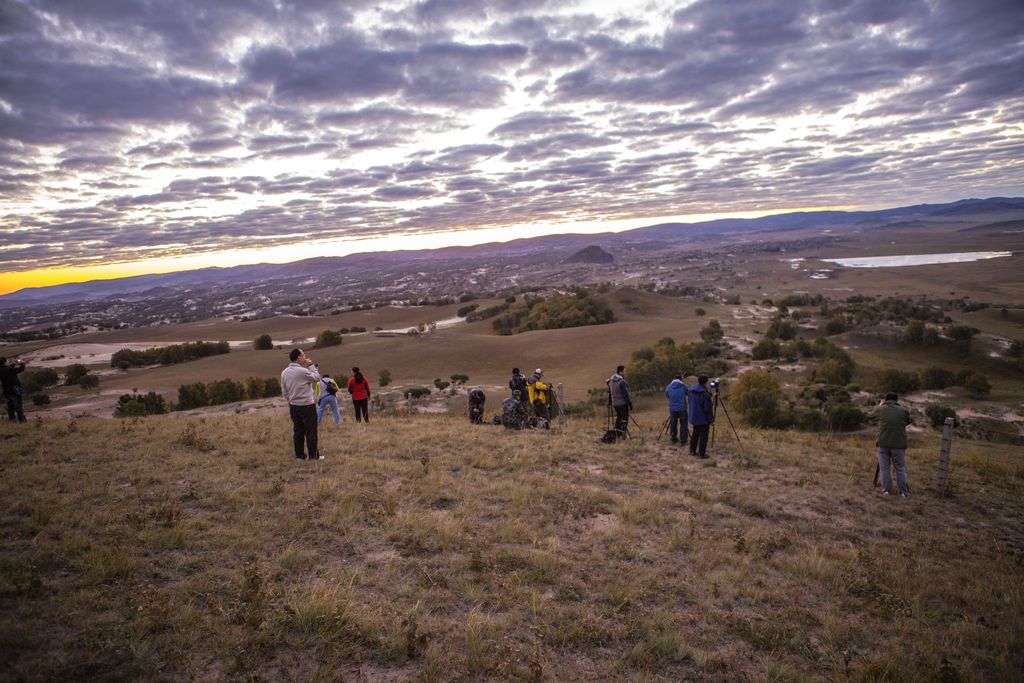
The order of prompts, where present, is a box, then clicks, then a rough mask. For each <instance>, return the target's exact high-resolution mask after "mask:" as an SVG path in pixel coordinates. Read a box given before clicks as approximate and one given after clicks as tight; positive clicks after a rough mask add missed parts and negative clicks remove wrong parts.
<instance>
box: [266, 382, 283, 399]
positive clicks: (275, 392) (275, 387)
mask: <svg viewBox="0 0 1024 683" xmlns="http://www.w3.org/2000/svg"><path fill="white" fill-rule="evenodd" d="M280 395H281V380H280V379H278V378H277V377H267V378H266V379H265V380H263V398H273V397H275V396H280Z"/></svg>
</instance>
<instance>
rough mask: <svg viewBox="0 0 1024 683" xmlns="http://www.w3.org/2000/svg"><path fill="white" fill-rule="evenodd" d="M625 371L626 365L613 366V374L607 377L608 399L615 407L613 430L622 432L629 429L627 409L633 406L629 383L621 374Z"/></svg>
mask: <svg viewBox="0 0 1024 683" xmlns="http://www.w3.org/2000/svg"><path fill="white" fill-rule="evenodd" d="M625 372H626V367H625V366H624V365H620V366H618V367H617V368H615V374H614V375H612V376H611V377H609V378H608V399H609V400H610V401H611V403H612V408H614V409H615V430H616V431H618V432H622V433H625V432H628V431H629V411H630V410H631V409H632V408H633V399H632V398H631V397H630V395H629V383H628V382H626V378H625V377H623V376H622V375H623V373H625Z"/></svg>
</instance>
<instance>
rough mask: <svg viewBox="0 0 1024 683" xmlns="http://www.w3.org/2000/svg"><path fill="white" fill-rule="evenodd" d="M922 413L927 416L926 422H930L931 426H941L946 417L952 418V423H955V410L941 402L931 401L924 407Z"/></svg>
mask: <svg viewBox="0 0 1024 683" xmlns="http://www.w3.org/2000/svg"><path fill="white" fill-rule="evenodd" d="M924 414H925V415H926V416H927V417H928V422H930V423H931V425H932V427H942V426H943V425H944V424H945V423H946V418H947V417H951V418H953V423H954V424H956V422H957V418H956V411H955V410H953V409H952V408H950V407H949V406H947V405H943V404H941V403H932V404H929V405H928V407H926V408H925V409H924Z"/></svg>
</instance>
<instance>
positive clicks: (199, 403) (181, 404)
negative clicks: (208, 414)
mask: <svg viewBox="0 0 1024 683" xmlns="http://www.w3.org/2000/svg"><path fill="white" fill-rule="evenodd" d="M208 405H210V396H209V394H207V393H206V385H205V384H203V383H202V382H195V383H193V384H182V385H181V386H180V387H178V406H177V409H178V410H190V409H192V408H202V407H203V406H208Z"/></svg>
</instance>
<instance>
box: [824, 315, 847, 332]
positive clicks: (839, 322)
mask: <svg viewBox="0 0 1024 683" xmlns="http://www.w3.org/2000/svg"><path fill="white" fill-rule="evenodd" d="M843 332H846V319H845V318H844V317H843V316H841V315H834V316H832V317H831V318H829V321H828V322H827V323H826V324H825V333H826V334H842V333H843Z"/></svg>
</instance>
